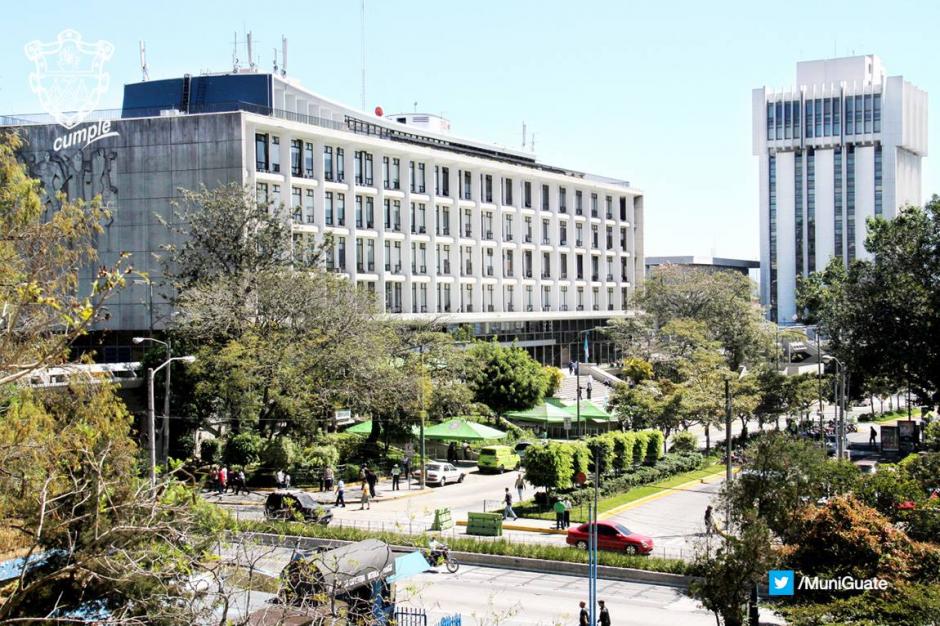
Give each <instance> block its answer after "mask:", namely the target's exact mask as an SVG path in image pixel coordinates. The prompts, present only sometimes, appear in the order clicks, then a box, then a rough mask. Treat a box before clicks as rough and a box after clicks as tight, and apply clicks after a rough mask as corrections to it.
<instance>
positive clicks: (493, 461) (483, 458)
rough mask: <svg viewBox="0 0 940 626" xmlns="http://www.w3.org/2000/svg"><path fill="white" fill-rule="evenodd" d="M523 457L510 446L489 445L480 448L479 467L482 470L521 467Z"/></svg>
mask: <svg viewBox="0 0 940 626" xmlns="http://www.w3.org/2000/svg"><path fill="white" fill-rule="evenodd" d="M520 465H522V459H521V458H519V455H518V454H516V451H515V450H513V449H512V448H510V447H509V446H487V447H485V448H481V449H480V458H479V459H478V460H477V467H479V468H480V471H481V472H499V473H500V474H502V473H503V472H505V471H506V470H514V469H519V466H520Z"/></svg>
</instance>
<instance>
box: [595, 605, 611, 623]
mask: <svg viewBox="0 0 940 626" xmlns="http://www.w3.org/2000/svg"><path fill="white" fill-rule="evenodd" d="M597 603H598V604H599V605H600V606H601V614H600V617H598V618H597V623H598V624H600V626H610V612H609V611H608V610H607V606H605V605H604V601H603V600H598V601H597Z"/></svg>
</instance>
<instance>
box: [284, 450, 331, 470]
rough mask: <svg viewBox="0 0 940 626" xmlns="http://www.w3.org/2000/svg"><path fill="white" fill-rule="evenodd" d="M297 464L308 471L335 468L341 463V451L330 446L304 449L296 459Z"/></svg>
mask: <svg viewBox="0 0 940 626" xmlns="http://www.w3.org/2000/svg"><path fill="white" fill-rule="evenodd" d="M294 462H295V464H296V465H297V466H298V467H300V468H302V469H306V470H312V469H316V468H322V467H326V466H327V465H329V466H331V467H335V466H336V464H337V463H338V462H339V451H338V450H337V449H336V448H335V447H334V446H330V445H325V446H310V447H308V448H304V449H303V450H302V451H301V452H300V453H299V454H298V455H297V458H296V459H294Z"/></svg>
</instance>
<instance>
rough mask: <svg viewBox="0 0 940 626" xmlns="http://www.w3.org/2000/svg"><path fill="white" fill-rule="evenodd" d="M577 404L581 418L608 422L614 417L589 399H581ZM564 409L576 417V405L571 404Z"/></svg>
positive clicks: (613, 419)
mask: <svg viewBox="0 0 940 626" xmlns="http://www.w3.org/2000/svg"><path fill="white" fill-rule="evenodd" d="M579 404H580V405H581V419H584V420H591V421H592V422H610V421H615V419H616V418H614V416H613V415H611V414H610V413H608V412H607V411H605V410H604V409H602V408H601V407H599V406H597V405H596V404H594V403H593V402H591V401H590V400H581V402H580V403H579ZM564 410H565V412H566V413H567V414H568V415H570V416H571V417H573V418H577V415H578V405H576V404H572V405H571V406H566V407H565V409H564Z"/></svg>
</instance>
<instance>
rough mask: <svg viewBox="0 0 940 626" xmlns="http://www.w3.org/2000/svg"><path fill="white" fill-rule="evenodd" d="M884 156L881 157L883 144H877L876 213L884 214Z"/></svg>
mask: <svg viewBox="0 0 940 626" xmlns="http://www.w3.org/2000/svg"><path fill="white" fill-rule="evenodd" d="M881 162H882V157H881V144H880V143H879V144H876V145H875V215H882V214H883V213H884V205H883V201H884V200H883V197H882V190H883V187H882V182H881V176H882V165H881Z"/></svg>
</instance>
